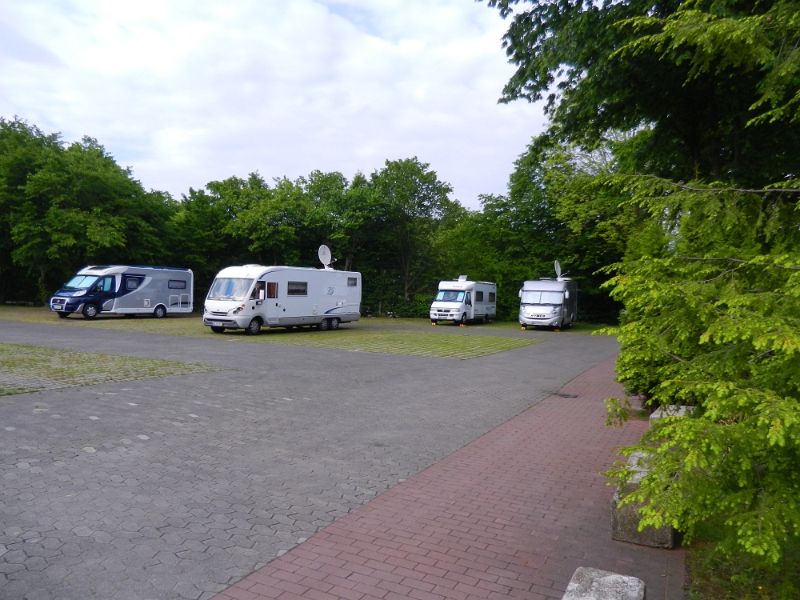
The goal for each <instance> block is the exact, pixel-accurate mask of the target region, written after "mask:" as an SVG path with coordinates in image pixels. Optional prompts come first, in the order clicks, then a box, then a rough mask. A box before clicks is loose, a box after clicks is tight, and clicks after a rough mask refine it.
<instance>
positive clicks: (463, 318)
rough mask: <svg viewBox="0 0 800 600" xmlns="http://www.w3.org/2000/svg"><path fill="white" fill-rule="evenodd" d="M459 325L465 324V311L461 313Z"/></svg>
mask: <svg viewBox="0 0 800 600" xmlns="http://www.w3.org/2000/svg"><path fill="white" fill-rule="evenodd" d="M458 324H459V325H466V324H467V313H462V314H461V319H460V320H459V321H458Z"/></svg>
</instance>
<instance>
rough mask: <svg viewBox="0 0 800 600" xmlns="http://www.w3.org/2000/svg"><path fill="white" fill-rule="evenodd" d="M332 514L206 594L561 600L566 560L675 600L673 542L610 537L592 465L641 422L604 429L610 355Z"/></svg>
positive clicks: (285, 598) (222, 597)
mask: <svg viewBox="0 0 800 600" xmlns="http://www.w3.org/2000/svg"><path fill="white" fill-rule="evenodd" d="M559 393H560V394H565V395H573V396H576V397H574V398H565V397H561V396H558V395H553V396H550V397H548V398H546V399H545V400H543V401H542V402H540V403H539V404H537V405H536V406H534V407H532V408H530V409H528V410H526V411H524V412H523V413H521V414H520V415H518V416H517V417H514V418H513V419H511V420H509V421H507V422H506V423H504V424H503V425H501V426H499V427H497V428H495V429H494V430H492V431H491V432H489V433H487V434H486V435H484V436H482V437H481V438H479V439H477V440H475V441H474V442H472V443H470V444H468V445H467V446H465V447H464V448H462V449H460V450H458V451H457V452H455V453H454V454H452V455H450V456H449V457H447V458H445V459H444V460H442V461H440V462H438V463H437V464H435V465H433V466H431V467H429V468H428V469H426V470H425V471H423V472H421V473H419V474H417V475H415V476H414V477H412V478H411V479H409V480H408V481H406V482H404V483H402V484H400V485H398V486H396V487H395V488H393V489H391V490H390V491H388V492H386V493H384V494H383V495H381V496H379V497H378V498H376V499H375V500H372V501H371V502H369V503H368V504H366V505H364V506H363V507H361V508H359V509H358V510H356V511H354V512H353V513H351V514H350V515H348V516H346V517H344V518H342V519H340V520H339V521H336V522H335V523H333V524H332V525H330V526H328V527H327V528H325V529H324V530H322V531H321V532H319V533H318V534H316V535H314V536H313V537H312V538H310V539H309V540H307V541H306V542H304V543H303V544H301V545H300V546H298V547H296V548H295V549H293V550H291V551H290V552H288V553H287V554H285V555H283V556H282V557H280V558H278V559H276V560H274V561H272V562H271V563H269V564H268V565H266V566H265V567H263V568H262V569H260V570H258V571H256V572H255V573H253V574H252V575H250V576H248V577H246V578H245V579H243V580H242V581H240V582H239V583H237V584H235V585H233V586H232V587H230V588H229V589H227V590H225V591H224V592H221V593H220V594H218V595H217V596H216V598H215V600H263V599H268V598H269V599H278V600H289V599H292V598H312V599H319V600H330V599H334V598H335V599H339V598H352V599H353V600H373V599H376V598H378V599H382V600H393V599H399V598H416V599H418V600H443V599H454V600H477V599H497V598H508V597H511V598H526V599H545V598H561V596H562V595H563V593H564V591H565V590H566V588H567V585H568V583H569V580H570V577H571V576H572V573H573V572H574V571H575V569H576V568H577V567H579V566H586V567H594V568H598V569H602V570H607V571H614V572H618V573H622V574H625V575H632V576H635V577H638V578H640V579H642V580H644V581H645V583H646V585H647V589H648V594H647V596H648V598H659V599H661V598H664V599H665V600H678V599H681V598H683V591H682V585H683V574H684V552H683V550H682V549H680V548H678V549H674V550H657V549H652V548H646V547H642V546H634V545H632V544H626V543H623V542H616V541H613V540H611V537H610V508H609V502H610V500H611V496H612V492H613V490H612V489H611V488H610V487H608V486H607V485H606V479H605V477H604V476H602V475H601V474H600V473H601V472H602V471H604V470H606V469H607V468H608V467H609V466H610V465H611V464H612V463H613V462H614V460H615V459H616V458H617V448H618V447H619V446H622V445H629V444H632V443H634V442H635V441H636V440H638V438H639V437H640V436H641V435H642V433H643V432H644V430H645V429H646V428H647V423H646V422H644V421H631V422H629V423H628V424H627V425H626V426H625V427H624V428H621V429H614V428H610V427H605V426H604V422H605V405H604V403H603V400H604V399H605V398H607V397H610V396H616V395H619V394H621V393H622V390H621V388H620V386H619V385H618V384H617V383H615V382H614V359H609V360H607V361H605V362H603V363H601V364H599V365H598V366H596V367H594V368H592V369H589V370H588V371H586V372H585V373H584V374H582V375H580V376H579V377H577V378H576V379H574V380H573V381H571V382H570V383H568V384H567V385H566V386H564V387H563V388H562V389H561V390H560V392H559Z"/></svg>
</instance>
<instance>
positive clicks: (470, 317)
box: [430, 275, 497, 325]
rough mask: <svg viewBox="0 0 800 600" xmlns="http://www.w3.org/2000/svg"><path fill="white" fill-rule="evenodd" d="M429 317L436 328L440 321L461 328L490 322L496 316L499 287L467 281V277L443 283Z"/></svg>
mask: <svg viewBox="0 0 800 600" xmlns="http://www.w3.org/2000/svg"><path fill="white" fill-rule="evenodd" d="M430 315H431V323H432V324H433V325H436V323H438V322H439V321H454V322H456V323H460V324H462V325H464V324H466V322H467V321H480V322H481V323H486V321H491V320H493V319H494V318H495V316H496V315H497V285H496V284H494V283H490V282H488V281H467V276H466V275H461V276H459V278H458V281H440V282H439V293H437V294H436V298H434V300H433V303H432V304H431V312H430Z"/></svg>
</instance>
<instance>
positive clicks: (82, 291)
mask: <svg viewBox="0 0 800 600" xmlns="http://www.w3.org/2000/svg"><path fill="white" fill-rule="evenodd" d="M85 295H86V290H79V291H77V292H75V293H74V294H72V297H73V298H77V297H78V296H85Z"/></svg>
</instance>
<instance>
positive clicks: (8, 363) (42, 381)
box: [0, 344, 218, 396]
mask: <svg viewBox="0 0 800 600" xmlns="http://www.w3.org/2000/svg"><path fill="white" fill-rule="evenodd" d="M216 370H218V369H216V368H214V367H209V366H206V365H198V364H188V363H179V362H172V361H166V360H155V359H150V358H134V357H129V356H113V355H109V354H96V353H94V352H74V351H70V350H58V349H54V348H39V347H35V346H21V345H17V344H0V396H7V395H10V394H24V393H28V392H36V391H40V390H46V389H57V388H64V387H75V386H83V385H95V384H98V383H108V382H111V381H114V382H117V381H133V380H135V379H144V378H150V377H169V376H173V375H190V374H193V373H204V372H207V371H216Z"/></svg>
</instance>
